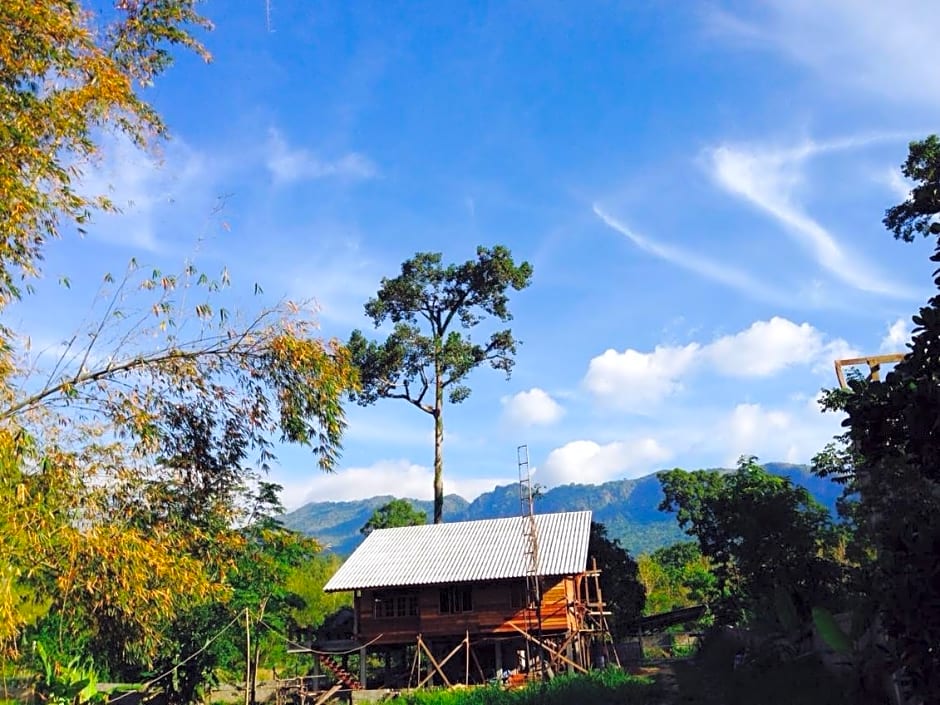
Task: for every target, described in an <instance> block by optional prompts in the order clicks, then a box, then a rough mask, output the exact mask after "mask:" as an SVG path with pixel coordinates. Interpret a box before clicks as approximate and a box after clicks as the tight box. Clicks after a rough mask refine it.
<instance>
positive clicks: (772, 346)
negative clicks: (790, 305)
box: [584, 316, 857, 412]
mask: <svg viewBox="0 0 940 705" xmlns="http://www.w3.org/2000/svg"><path fill="white" fill-rule="evenodd" d="M855 354H857V353H856V351H855V350H854V348H852V347H851V346H850V345H849V344H848V343H847V342H846V341H844V340H842V339H841V338H836V339H832V340H828V341H827V340H826V339H825V336H824V335H823V333H822V332H821V331H820V330H818V329H817V328H815V327H813V326H812V325H810V324H809V323H801V324H796V323H794V322H792V321H790V320H788V319H786V318H781V317H779V316H774V317H773V318H771V319H770V320H769V321H755V322H754V323H753V324H751V325H750V326H749V327H748V328H746V329H745V330H742V331H740V332H738V333H733V334H730V335H725V336H722V337H720V338H717V339H715V340H714V341H712V342H711V343H707V344H700V343H689V344H688V345H686V346H684V347H676V346H657V347H656V348H655V349H654V350H653V352H650V353H644V352H640V351H637V350H633V349H627V350H624V351H623V352H617V351H616V350H607V351H605V352H604V353H603V354H601V355H598V356H597V357H595V358H593V359H592V360H591V362H590V363H589V365H588V371H587V374H586V375H585V377H584V385H585V387H586V388H587V389H588V391H590V392H591V393H592V394H594V395H595V396H596V397H597V398H598V399H600V400H601V401H603V402H605V403H606V404H607V405H608V406H611V407H614V408H619V409H624V410H628V411H637V412H642V411H644V410H648V409H649V408H650V407H651V406H653V405H655V404H656V403H658V402H661V401H662V400H663V399H665V398H667V397H669V396H671V395H673V394H676V393H677V392H679V391H681V390H682V388H683V379H684V378H685V377H686V376H687V375H689V374H691V373H693V372H695V371H696V370H698V369H699V368H701V367H703V366H707V368H708V369H709V370H714V371H717V372H718V373H719V374H721V375H724V376H726V377H769V376H772V375H774V374H777V373H778V372H780V371H782V370H784V369H787V368H789V367H793V366H797V365H804V366H806V365H812V368H811V369H812V371H813V372H819V371H821V370H823V369H829V368H830V367H831V364H832V361H833V360H834V359H836V358H837V357H852V356H853V355H855Z"/></svg>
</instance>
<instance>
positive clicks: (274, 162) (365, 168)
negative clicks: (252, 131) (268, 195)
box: [265, 129, 379, 183]
mask: <svg viewBox="0 0 940 705" xmlns="http://www.w3.org/2000/svg"><path fill="white" fill-rule="evenodd" d="M265 164H266V166H267V167H268V171H270V172H271V174H272V176H274V179H275V180H276V181H278V182H280V183H291V182H294V181H304V180H308V179H325V178H341V179H350V180H354V181H363V180H367V179H373V178H375V177H376V176H378V173H379V172H378V167H376V165H375V163H373V162H372V160H371V159H369V158H368V157H367V156H365V155H363V154H360V153H359V152H347V153H346V154H343V155H341V156H338V157H336V158H335V159H323V158H322V157H320V156H318V155H317V154H316V153H314V152H312V151H310V150H308V149H305V148H303V147H292V146H291V145H289V144H288V143H287V140H285V139H284V137H283V136H282V135H281V133H280V132H279V131H278V130H276V129H271V130H270V131H269V133H268V153H267V158H266V160H265Z"/></svg>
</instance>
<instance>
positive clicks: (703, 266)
mask: <svg viewBox="0 0 940 705" xmlns="http://www.w3.org/2000/svg"><path fill="white" fill-rule="evenodd" d="M594 214H595V215H596V216H597V217H598V218H600V219H601V220H602V221H604V223H605V224H606V225H607V226H608V227H610V228H612V229H613V230H616V231H617V232H618V233H620V234H621V235H623V236H624V237H626V238H627V239H628V240H630V242H632V243H633V244H634V245H636V246H637V247H639V248H640V249H641V250H643V251H644V252H647V253H649V254H651V255H653V256H654V257H659V258H660V259H663V260H665V261H667V262H669V263H670V264H674V265H676V266H677V267H681V268H683V269H687V270H688V271H690V272H694V273H695V274H698V275H699V276H701V277H704V278H705V279H709V280H711V281H716V282H718V283H720V284H724V285H725V286H728V287H731V288H732V289H737V290H738V291H741V292H743V293H745V294H747V295H748V296H752V297H755V298H758V299H763V300H764V301H768V302H772V303H783V302H787V301H789V302H790V303H792V301H790V300H789V299H788V297H787V296H785V295H784V294H783V292H779V291H775V290H774V289H771V288H770V287H768V286H766V285H765V284H763V283H761V282H760V281H758V280H757V279H756V278H754V277H752V276H751V275H750V274H747V273H746V272H742V271H740V270H738V269H735V268H733V267H729V266H728V265H726V264H722V263H720V262H716V261H714V260H711V259H707V258H705V257H702V256H701V255H697V254H695V253H693V252H689V251H688V250H684V249H681V248H678V247H674V246H671V245H664V244H662V243H658V242H655V241H653V240H651V239H649V238H647V237H643V236H642V235H639V234H638V233H636V232H635V231H633V230H631V229H630V228H629V227H627V226H626V225H624V224H623V223H622V222H620V221H619V220H617V219H616V218H614V217H613V216H612V215H610V214H609V213H607V212H606V211H605V210H603V209H602V208H601V207H600V206H599V205H597V204H594Z"/></svg>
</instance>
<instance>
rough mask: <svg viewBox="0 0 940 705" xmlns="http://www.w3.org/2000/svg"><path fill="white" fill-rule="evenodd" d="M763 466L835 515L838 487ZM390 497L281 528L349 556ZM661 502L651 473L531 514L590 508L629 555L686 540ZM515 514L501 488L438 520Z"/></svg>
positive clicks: (565, 489)
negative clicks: (304, 535) (362, 528)
mask: <svg viewBox="0 0 940 705" xmlns="http://www.w3.org/2000/svg"><path fill="white" fill-rule="evenodd" d="M764 467H765V468H766V469H767V470H768V471H769V472H772V473H774V474H776V475H780V476H783V477H787V478H789V479H790V480H791V481H793V482H794V483H795V484H798V485H802V486H803V487H805V488H806V489H808V490H809V491H810V492H811V493H812V495H813V496H814V497H815V498H816V499H817V501H819V502H820V503H821V504H823V505H825V506H826V507H828V508H829V509H830V511H832V512H833V513H835V501H836V499H837V498H838V497H839V495H840V494H841V493H842V487H841V486H840V485H838V484H836V483H834V482H832V481H830V480H827V479H824V478H818V477H816V476H815V475H813V474H812V473H811V472H810V470H809V467H808V466H806V465H793V464H790V463H767V464H765V465H764ZM392 499H395V498H394V497H392V496H391V495H381V496H378V497H370V498H369V499H360V500H353V501H346V502H310V503H309V504H305V505H304V506H302V507H300V508H299V509H296V510H294V511H292V512H289V513H287V514H285V515H284V516H283V517H282V521H283V523H284V525H285V526H287V527H288V528H290V529H294V530H295V531H300V532H302V533H304V534H306V535H308V536H312V537H314V538H316V539H318V540H319V541H320V542H321V543H322V544H323V545H324V546H325V547H326V548H327V549H328V550H330V551H332V552H334V553H337V554H339V555H342V556H346V555H349V554H350V553H352V551H353V550H354V549H355V548H356V546H358V545H359V542H360V541H362V539H363V536H362V534H361V533H360V532H359V529H360V528H361V527H362V526H363V525H364V524H365V523H366V522H367V521H368V520H369V517H370V516H372V512H373V511H375V510H376V509H378V508H379V507H381V506H382V505H383V504H386V503H387V502H389V501H391V500H392ZM662 499H663V494H662V489H661V488H660V485H659V480H658V479H657V477H656V474H655V473H654V474H651V475H646V476H644V477H639V478H636V479H631V480H613V481H611V482H605V483H603V484H601V485H576V484H572V485H562V486H559V487H553V488H552V489H550V490H546V491H544V492H543V493H541V494H540V496H539V497H538V499H537V501H536V505H535V511H536V512H537V513H539V514H547V513H550V512H565V511H577V510H582V509H590V510H591V511H593V513H594V521H597V522H600V523H602V524H604V525H605V526H606V527H607V533H608V536H610V537H611V538H616V539H619V540H620V543H621V544H622V545H623V547H624V548H626V549H627V550H628V551H629V552H630V553H631V554H632V555H638V554H640V553H648V552H650V551H654V550H656V549H657V548H660V547H662V546H667V545H669V544H671V543H675V542H676V541H682V540H688V536H686V535H685V534H684V533H683V532H682V530H681V529H679V525H678V523H677V522H676V518H675V516H674V515H673V514H672V513H669V512H661V511H659V509H658V507H659V503H660V502H661V501H662ZM408 501H409V502H411V504H412V505H413V506H415V507H416V508H418V509H421V510H423V511H425V512H426V513H427V514H428V516H431V515H432V514H433V503H432V502H431V501H426V500H416V499H408ZM520 511H521V503H520V500H519V485H518V484H515V483H514V484H511V485H503V486H500V487H496V488H494V489H493V490H492V491H490V492H485V493H484V494H481V495H480V496H479V497H477V498H476V499H475V500H473V501H472V502H468V501H467V500H465V499H464V498H463V497H460V496H458V495H454V494H452V495H447V496H446V497H445V498H444V520H445V521H448V522H454V521H468V520H471V519H498V518H501V517H512V516H518V515H519V513H520Z"/></svg>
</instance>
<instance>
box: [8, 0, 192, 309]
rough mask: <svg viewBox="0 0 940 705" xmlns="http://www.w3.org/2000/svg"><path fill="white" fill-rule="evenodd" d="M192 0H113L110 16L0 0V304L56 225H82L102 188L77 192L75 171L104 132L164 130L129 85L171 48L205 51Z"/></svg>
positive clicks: (68, 4)
mask: <svg viewBox="0 0 940 705" xmlns="http://www.w3.org/2000/svg"><path fill="white" fill-rule="evenodd" d="M194 7H195V0H122V1H121V2H119V3H117V4H116V10H117V12H116V13H115V14H114V23H113V24H112V25H110V26H109V27H99V26H96V25H95V24H94V22H95V19H96V17H99V16H100V15H95V14H93V13H92V12H91V11H90V9H87V8H85V7H84V6H83V3H80V2H77V1H76V0H3V2H2V3H0V308H2V307H3V305H4V304H6V303H7V302H9V301H10V299H12V298H16V297H19V296H20V294H21V290H20V283H19V282H20V280H21V279H22V278H23V277H29V276H32V275H35V274H36V272H37V268H38V263H39V261H40V260H41V259H42V248H43V244H44V242H45V240H47V239H48V238H50V237H56V236H57V235H58V234H59V230H60V227H61V226H62V225H63V223H74V224H75V225H76V226H77V227H78V229H79V231H80V232H83V231H84V227H85V225H86V224H87V222H88V220H89V217H90V214H91V212H92V211H94V210H96V209H106V210H107V209H112V208H113V206H112V204H111V203H110V202H109V201H108V199H107V198H106V196H105V194H85V193H84V192H83V191H82V190H81V189H80V188H79V183H80V181H81V173H82V169H83V168H84V166H85V165H86V163H87V161H88V159H89V158H91V157H92V156H94V155H95V153H96V152H97V151H98V148H99V145H98V141H97V140H98V137H99V135H100V134H102V133H103V132H105V131H117V132H122V133H124V134H125V135H126V136H128V137H129V138H130V139H131V140H132V141H133V142H135V143H137V144H138V145H140V146H144V145H146V144H147V143H148V141H149V140H150V138H151V137H152V136H153V135H160V134H162V133H163V132H164V127H163V123H162V122H161V120H160V118H159V116H158V115H157V114H156V113H155V112H154V111H153V110H152V109H151V108H150V106H148V105H147V104H146V103H144V102H143V101H142V100H141V98H140V96H139V95H138V93H137V90H136V85H135V84H139V83H149V82H150V81H152V79H153V78H154V77H155V76H156V75H157V74H158V73H160V72H161V71H162V70H163V69H165V68H166V66H167V65H168V64H169V62H170V55H169V53H168V51H167V47H168V45H171V44H179V45H183V46H185V47H188V48H190V49H192V50H195V51H197V52H198V53H200V54H201V55H203V56H204V57H205V58H208V54H207V53H206V52H205V49H204V48H203V47H202V46H201V45H200V44H199V42H198V41H197V40H196V39H195V37H194V36H193V35H192V33H191V31H192V29H193V28H197V27H202V28H208V27H209V23H208V22H207V21H206V20H205V19H203V18H202V17H200V16H199V15H198V13H196V11H195V9H194Z"/></svg>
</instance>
